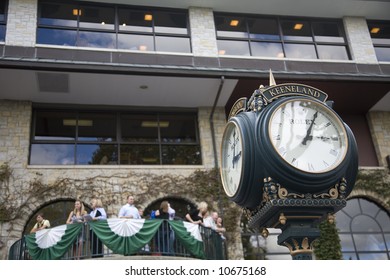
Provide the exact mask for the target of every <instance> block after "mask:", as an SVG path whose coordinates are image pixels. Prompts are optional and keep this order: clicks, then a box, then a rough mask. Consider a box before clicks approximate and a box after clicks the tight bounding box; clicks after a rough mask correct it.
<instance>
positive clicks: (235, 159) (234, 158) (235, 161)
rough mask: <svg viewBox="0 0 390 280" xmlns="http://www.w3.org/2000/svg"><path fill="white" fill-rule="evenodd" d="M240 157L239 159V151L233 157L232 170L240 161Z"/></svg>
mask: <svg viewBox="0 0 390 280" xmlns="http://www.w3.org/2000/svg"><path fill="white" fill-rule="evenodd" d="M240 157H241V151H240V152H239V153H238V154H237V155H235V156H233V168H234V165H235V164H236V163H237V162H238V161H239V160H240Z"/></svg>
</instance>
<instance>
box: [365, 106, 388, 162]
mask: <svg viewBox="0 0 390 280" xmlns="http://www.w3.org/2000/svg"><path fill="white" fill-rule="evenodd" d="M368 123H369V126H370V131H371V135H372V140H373V142H374V147H375V151H376V154H377V157H378V161H379V165H380V166H384V167H389V166H388V164H387V162H386V157H387V156H390V112H379V111H373V112H369V113H368Z"/></svg>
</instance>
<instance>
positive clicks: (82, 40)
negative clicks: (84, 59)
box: [77, 31, 116, 49]
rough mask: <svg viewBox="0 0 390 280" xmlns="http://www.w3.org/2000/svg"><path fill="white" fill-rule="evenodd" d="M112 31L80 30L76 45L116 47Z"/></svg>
mask: <svg viewBox="0 0 390 280" xmlns="http://www.w3.org/2000/svg"><path fill="white" fill-rule="evenodd" d="M115 41H116V38H115V34H114V33H103V32H88V31H80V32H79V38H78V39H77V46H79V47H91V48H111V49H115V48H116V43H115Z"/></svg>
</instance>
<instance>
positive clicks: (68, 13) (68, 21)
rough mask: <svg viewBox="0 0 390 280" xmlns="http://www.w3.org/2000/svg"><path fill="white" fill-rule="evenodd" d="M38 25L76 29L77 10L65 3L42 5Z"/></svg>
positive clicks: (75, 7)
mask: <svg viewBox="0 0 390 280" xmlns="http://www.w3.org/2000/svg"><path fill="white" fill-rule="evenodd" d="M40 6H41V10H40V12H41V14H40V17H39V19H38V24H41V25H53V26H67V27H77V18H78V14H79V9H78V7H77V5H72V4H66V3H59V4H58V3H57V4H56V3H42V4H41V5H40Z"/></svg>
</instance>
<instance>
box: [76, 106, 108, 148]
mask: <svg viewBox="0 0 390 280" xmlns="http://www.w3.org/2000/svg"><path fill="white" fill-rule="evenodd" d="M77 125H78V138H77V139H78V140H79V141H100V142H102V141H115V140H116V115H115V114H104V113H90V114H89V113H80V114H79V119H78V121H77Z"/></svg>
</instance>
